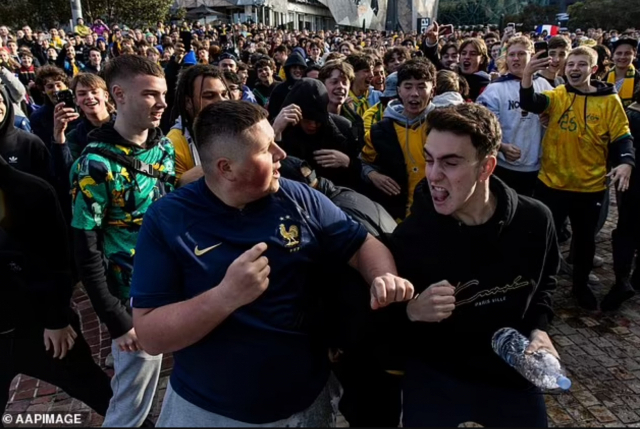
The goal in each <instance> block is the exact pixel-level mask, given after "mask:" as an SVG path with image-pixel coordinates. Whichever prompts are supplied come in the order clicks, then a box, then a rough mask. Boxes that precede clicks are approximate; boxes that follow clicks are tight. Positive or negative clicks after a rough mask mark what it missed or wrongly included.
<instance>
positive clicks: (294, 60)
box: [283, 52, 307, 81]
mask: <svg viewBox="0 0 640 429" xmlns="http://www.w3.org/2000/svg"><path fill="white" fill-rule="evenodd" d="M292 66H301V67H304V68H305V69H306V68H307V63H306V61H305V60H304V58H303V57H302V55H300V54H299V53H297V52H294V53H292V54H291V55H289V57H288V58H287V61H286V62H285V63H284V67H283V68H284V74H285V76H286V77H287V81H292V80H294V79H293V78H292V77H291V74H290V73H289V70H291V67H292Z"/></svg>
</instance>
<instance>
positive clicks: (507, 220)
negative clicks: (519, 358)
mask: <svg viewBox="0 0 640 429" xmlns="http://www.w3.org/2000/svg"><path fill="white" fill-rule="evenodd" d="M490 189H491V192H492V193H493V194H494V195H495V196H496V198H497V207H496V211H495V213H494V215H493V216H492V217H491V219H490V220H489V221H487V222H486V223H485V224H483V225H477V226H467V225H465V224H462V223H461V222H459V221H457V220H456V219H455V218H453V217H452V216H444V215H440V214H439V213H437V212H436V210H435V208H434V206H433V200H432V199H431V194H430V191H429V186H428V184H427V182H426V180H423V181H422V182H420V184H419V185H418V187H417V188H416V191H415V196H414V203H413V207H412V208H411V215H410V216H409V217H407V219H405V221H404V222H402V223H401V224H400V225H399V226H398V228H396V230H395V231H394V233H393V235H392V237H391V248H392V252H393V254H394V258H395V260H396V263H397V265H398V272H399V275H400V276H402V277H404V278H406V279H408V280H409V281H411V282H412V283H413V285H414V286H415V288H416V293H421V292H423V291H424V290H425V289H426V288H427V287H429V285H432V284H434V283H437V282H440V281H442V280H447V281H448V282H449V283H450V284H451V285H453V286H455V287H456V295H455V297H456V308H455V310H454V311H453V314H452V315H451V316H450V317H449V318H447V319H444V320H442V321H441V322H439V323H426V322H408V318H407V317H406V312H403V315H402V318H403V320H404V322H405V323H408V328H407V331H406V332H407V334H408V335H407V339H406V340H405V342H406V345H407V346H408V350H407V351H408V353H409V355H408V356H409V366H408V371H409V368H411V367H412V366H413V367H414V368H415V367H416V365H417V366H418V367H420V366H422V365H427V366H429V367H431V368H435V369H437V370H438V371H442V372H445V373H447V374H448V375H450V376H452V377H457V378H460V379H463V380H467V381H471V380H477V381H483V382H486V383H490V384H491V385H496V384H498V385H505V386H526V385H527V382H526V381H525V379H524V378H522V377H521V376H520V375H519V374H518V373H516V372H515V370H513V369H511V367H509V366H508V365H507V364H506V363H505V362H503V361H502V360H501V359H500V358H499V357H498V356H497V355H496V354H495V353H494V352H493V350H492V348H491V337H492V335H493V334H494V333H495V332H496V331H497V330H498V329H500V328H504V327H512V328H515V329H518V330H519V331H520V332H522V333H523V334H524V335H525V336H527V337H528V336H529V335H530V333H531V331H532V330H533V329H541V330H546V328H547V324H548V322H549V321H550V320H551V318H552V316H553V311H552V308H551V294H552V292H553V289H554V288H555V286H556V280H555V278H554V276H555V275H556V274H557V271H558V265H559V261H560V252H559V249H558V244H557V239H556V232H555V229H554V224H553V218H552V216H551V212H550V211H549V209H548V208H547V207H546V206H544V205H543V204H542V203H540V202H539V201H537V200H534V199H532V198H528V197H524V196H522V195H518V194H516V192H515V191H514V190H513V189H511V188H509V187H507V186H506V185H505V184H504V182H502V181H501V180H500V179H498V178H496V177H492V178H491V182H490ZM407 376H410V373H409V372H407ZM425 383H428V380H425Z"/></svg>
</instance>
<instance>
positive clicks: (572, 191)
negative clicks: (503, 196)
mask: <svg viewBox="0 0 640 429" xmlns="http://www.w3.org/2000/svg"><path fill="white" fill-rule="evenodd" d="M540 54H541V53H538V54H535V55H534V56H533V58H532V60H531V61H530V62H529V64H527V67H526V68H525V70H524V73H523V77H522V82H521V89H520V107H521V108H522V109H524V110H526V111H529V112H533V113H536V114H541V113H547V114H549V127H548V128H547V131H546V133H545V135H544V139H543V140H542V159H541V163H540V173H539V175H538V179H539V181H538V183H537V185H536V190H535V196H536V198H538V199H540V200H541V201H542V202H544V203H545V204H546V205H547V206H548V207H549V208H550V209H551V212H552V214H553V218H554V222H555V226H556V230H559V229H560V228H561V227H562V223H563V222H564V219H565V218H566V217H567V215H568V216H569V219H570V220H571V228H572V232H573V240H574V257H573V265H574V266H573V294H574V295H575V297H576V299H577V301H578V304H579V305H580V306H581V307H583V308H585V309H588V310H596V309H597V307H598V302H597V300H596V297H595V295H594V294H593V292H592V291H591V289H590V288H589V285H588V280H589V273H590V272H591V268H592V266H593V257H594V255H595V248H596V246H595V233H596V229H597V225H598V220H599V218H600V211H601V206H602V201H603V199H604V194H605V189H606V186H607V176H609V177H611V178H612V183H613V184H615V185H616V186H617V189H618V190H619V191H626V190H627V189H628V186H629V177H630V176H631V171H632V169H633V166H634V165H635V161H634V154H633V147H632V145H633V143H632V138H631V135H630V130H629V122H628V120H627V117H626V115H625V112H624V108H623V107H622V103H621V102H620V98H619V97H618V95H617V94H616V91H615V88H614V87H613V85H612V84H607V83H603V82H599V81H592V80H591V76H592V73H593V72H594V71H595V66H596V64H597V60H598V55H597V53H596V52H595V51H594V50H593V49H591V48H588V47H579V48H575V49H573V50H572V51H571V52H570V53H569V56H568V57H567V61H566V65H565V76H566V79H567V84H566V85H561V86H559V87H557V88H555V89H554V90H552V91H545V92H543V93H541V94H536V93H535V91H534V89H533V75H534V74H535V73H536V72H538V71H540V70H543V69H545V68H546V67H548V65H549V63H550V62H551V59H550V58H548V57H547V58H539V56H540ZM609 156H610V157H611V158H609ZM610 161H611V162H612V163H613V164H614V165H615V166H616V167H615V168H614V169H613V171H612V172H611V173H609V175H608V174H607V165H608V164H609V162H610Z"/></svg>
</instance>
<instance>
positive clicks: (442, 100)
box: [431, 91, 464, 107]
mask: <svg viewBox="0 0 640 429" xmlns="http://www.w3.org/2000/svg"><path fill="white" fill-rule="evenodd" d="M431 103H433V106H434V107H447V106H455V105H457V104H462V103H464V98H462V95H460V93H459V92H455V91H447V92H443V93H442V94H439V95H436V96H435V97H433V100H431Z"/></svg>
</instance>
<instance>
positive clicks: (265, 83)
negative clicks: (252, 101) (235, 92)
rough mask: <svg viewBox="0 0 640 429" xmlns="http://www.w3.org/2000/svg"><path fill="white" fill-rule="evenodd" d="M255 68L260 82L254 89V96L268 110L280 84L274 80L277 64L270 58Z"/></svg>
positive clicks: (260, 61) (261, 61)
mask: <svg viewBox="0 0 640 429" xmlns="http://www.w3.org/2000/svg"><path fill="white" fill-rule="evenodd" d="M254 68H255V70H256V72H257V74H258V82H257V83H256V85H255V88H254V89H253V95H254V96H255V97H256V101H257V102H258V104H259V105H261V106H262V107H266V108H268V106H269V99H270V98H271V93H272V92H273V90H274V89H275V87H276V86H278V85H279V83H280V82H276V81H274V79H273V73H274V69H275V64H274V63H273V60H271V59H270V58H263V59H260V60H259V61H258V62H257V63H256V64H255V66H254Z"/></svg>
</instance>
